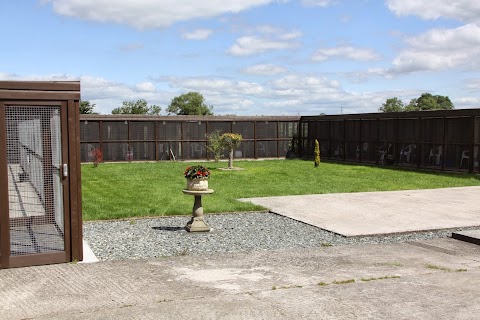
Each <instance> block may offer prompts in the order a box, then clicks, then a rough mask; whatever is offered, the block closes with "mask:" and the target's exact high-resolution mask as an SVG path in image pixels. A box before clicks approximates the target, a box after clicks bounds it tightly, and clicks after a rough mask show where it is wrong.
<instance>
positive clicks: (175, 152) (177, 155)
mask: <svg viewBox="0 0 480 320" xmlns="http://www.w3.org/2000/svg"><path fill="white" fill-rule="evenodd" d="M157 148H158V149H157V150H158V151H157V152H158V160H181V159H183V156H182V143H181V142H175V141H171V142H159V143H158V147H157Z"/></svg>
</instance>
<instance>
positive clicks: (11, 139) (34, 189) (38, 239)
mask: <svg viewBox="0 0 480 320" xmlns="http://www.w3.org/2000/svg"><path fill="white" fill-rule="evenodd" d="M79 101H80V82H78V81H68V82H67V81H60V82H42V81H40V82H37V81H31V82H30V81H0V151H1V153H0V268H12V267H22V266H33V265H43V264H51V263H62V262H70V261H80V260H82V258H83V246H82V203H81V176H80V175H81V172H80V127H79V123H80V120H79Z"/></svg>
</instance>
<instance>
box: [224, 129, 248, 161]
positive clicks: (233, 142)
mask: <svg viewBox="0 0 480 320" xmlns="http://www.w3.org/2000/svg"><path fill="white" fill-rule="evenodd" d="M220 141H221V143H222V146H223V147H224V148H225V149H228V168H229V169H233V151H234V150H235V148H238V147H239V146H240V144H241V143H242V141H243V137H242V135H241V134H238V133H229V132H227V133H224V134H222V135H221V136H220Z"/></svg>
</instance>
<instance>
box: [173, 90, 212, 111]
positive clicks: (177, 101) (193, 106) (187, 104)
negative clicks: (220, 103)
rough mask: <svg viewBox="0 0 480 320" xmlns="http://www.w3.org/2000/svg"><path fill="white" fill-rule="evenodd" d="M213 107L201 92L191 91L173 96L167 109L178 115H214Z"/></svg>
mask: <svg viewBox="0 0 480 320" xmlns="http://www.w3.org/2000/svg"><path fill="white" fill-rule="evenodd" d="M212 109H213V107H212V106H208V105H206V104H205V99H204V98H203V96H202V95H201V94H200V93H198V92H189V93H185V94H182V95H180V96H177V97H175V98H173V99H172V101H171V102H170V105H169V106H168V108H167V111H168V113H169V114H170V113H174V114H177V115H213V112H212Z"/></svg>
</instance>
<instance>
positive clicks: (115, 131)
mask: <svg viewBox="0 0 480 320" xmlns="http://www.w3.org/2000/svg"><path fill="white" fill-rule="evenodd" d="M102 129H103V131H102V138H103V141H128V121H126V120H125V121H108V122H105V123H103V128H102Z"/></svg>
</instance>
